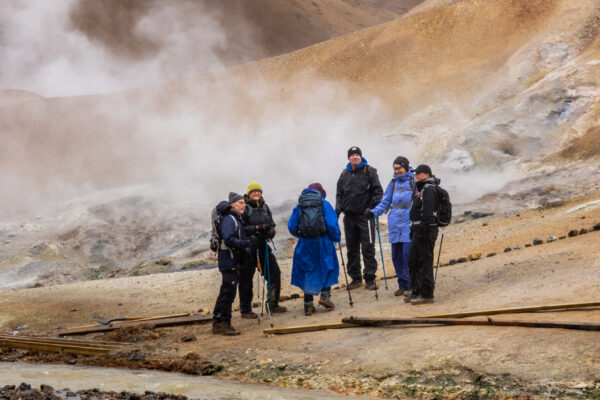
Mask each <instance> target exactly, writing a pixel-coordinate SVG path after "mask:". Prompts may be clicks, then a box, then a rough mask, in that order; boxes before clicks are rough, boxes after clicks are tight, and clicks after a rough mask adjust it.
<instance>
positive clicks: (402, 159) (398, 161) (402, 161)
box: [394, 156, 409, 172]
mask: <svg viewBox="0 0 600 400" xmlns="http://www.w3.org/2000/svg"><path fill="white" fill-rule="evenodd" d="M408 164H409V162H408V158H406V157H402V156H398V157H396V159H395V160H394V165H399V166H401V167H402V168H404V169H405V170H406V172H408Z"/></svg>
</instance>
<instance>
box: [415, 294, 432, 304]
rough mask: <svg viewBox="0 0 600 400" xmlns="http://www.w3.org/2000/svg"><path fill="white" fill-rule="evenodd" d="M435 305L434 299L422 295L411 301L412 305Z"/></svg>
mask: <svg viewBox="0 0 600 400" xmlns="http://www.w3.org/2000/svg"><path fill="white" fill-rule="evenodd" d="M428 303H433V297H423V296H421V295H419V296H417V297H414V298H413V299H411V300H410V304H413V305H415V306H416V305H419V304H428Z"/></svg>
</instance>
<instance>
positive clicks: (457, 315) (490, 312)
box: [415, 302, 600, 318]
mask: <svg viewBox="0 0 600 400" xmlns="http://www.w3.org/2000/svg"><path fill="white" fill-rule="evenodd" d="M590 307H600V302H588V303H569V304H552V305H548V306H532V307H514V308H498V309H492V310H481V311H466V312H462V313H453V314H431V315H424V316H423V317H415V318H466V317H477V316H482V315H499V314H520V313H530V312H537V311H552V310H572V309H577V308H590Z"/></svg>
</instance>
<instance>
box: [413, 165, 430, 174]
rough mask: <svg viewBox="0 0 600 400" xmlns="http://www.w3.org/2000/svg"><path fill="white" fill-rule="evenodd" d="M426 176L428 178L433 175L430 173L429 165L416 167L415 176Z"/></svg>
mask: <svg viewBox="0 0 600 400" xmlns="http://www.w3.org/2000/svg"><path fill="white" fill-rule="evenodd" d="M422 173H425V174H428V175H429V176H431V175H433V174H432V173H431V168H429V165H425V164H421V165H419V166H418V167H417V169H416V170H415V174H422Z"/></svg>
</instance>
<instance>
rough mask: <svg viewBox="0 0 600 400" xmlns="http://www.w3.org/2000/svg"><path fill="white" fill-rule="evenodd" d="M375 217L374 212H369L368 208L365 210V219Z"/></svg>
mask: <svg viewBox="0 0 600 400" xmlns="http://www.w3.org/2000/svg"><path fill="white" fill-rule="evenodd" d="M374 216H375V214H373V211H371V210H369V209H368V208H367V209H366V210H365V217H367V218H369V219H370V218H373V217H374Z"/></svg>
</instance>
